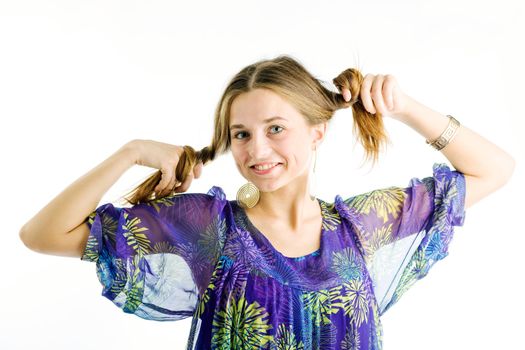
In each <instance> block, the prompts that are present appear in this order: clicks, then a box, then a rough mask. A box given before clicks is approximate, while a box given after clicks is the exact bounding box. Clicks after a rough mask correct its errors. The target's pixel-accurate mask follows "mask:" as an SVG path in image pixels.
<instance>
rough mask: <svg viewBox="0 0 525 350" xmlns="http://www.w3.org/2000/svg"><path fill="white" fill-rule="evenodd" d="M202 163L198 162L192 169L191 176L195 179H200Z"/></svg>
mask: <svg viewBox="0 0 525 350" xmlns="http://www.w3.org/2000/svg"><path fill="white" fill-rule="evenodd" d="M202 167H203V165H202V162H199V163H197V165H195V167H194V168H193V175H194V176H195V178H196V179H198V178H199V177H201V174H202Z"/></svg>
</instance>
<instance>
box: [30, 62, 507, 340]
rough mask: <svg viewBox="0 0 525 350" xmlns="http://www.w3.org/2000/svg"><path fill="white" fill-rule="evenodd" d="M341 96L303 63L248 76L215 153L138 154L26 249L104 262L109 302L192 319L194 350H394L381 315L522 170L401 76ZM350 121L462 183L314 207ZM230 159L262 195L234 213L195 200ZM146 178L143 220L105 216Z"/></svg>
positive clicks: (218, 129)
mask: <svg viewBox="0 0 525 350" xmlns="http://www.w3.org/2000/svg"><path fill="white" fill-rule="evenodd" d="M333 82H334V84H335V86H336V87H337V88H338V89H339V91H340V93H334V92H332V91H329V90H328V89H326V88H325V87H323V86H322V84H321V83H320V82H319V81H318V80H317V79H315V78H314V77H313V76H312V75H311V74H310V73H309V72H307V70H306V69H305V68H304V67H303V66H302V65H301V64H300V63H299V62H297V61H296V60H294V59H293V58H291V57H289V56H279V57H277V58H274V59H270V60H261V61H259V62H256V63H254V64H251V65H249V66H247V67H245V68H244V69H242V70H241V71H240V72H239V73H238V74H237V75H235V76H234V77H233V79H232V80H231V81H230V83H229V84H228V86H227V88H226V91H225V92H224V94H223V96H222V98H221V100H220V102H219V104H218V106H217V109H216V113H215V126H214V127H215V129H214V130H215V133H214V136H213V139H212V142H211V145H210V146H208V147H205V148H203V149H202V150H200V151H197V152H196V151H195V150H194V149H193V148H192V147H190V146H183V147H181V146H175V145H170V144H166V143H160V142H155V141H151V140H133V141H131V142H129V143H128V144H126V145H124V146H123V147H122V148H121V149H119V150H118V151H117V152H115V153H114V154H113V155H111V156H110V157H109V158H108V159H106V160H105V161H104V162H102V163H101V164H100V165H98V166H97V167H96V168H94V169H93V170H91V171H90V172H88V173H87V174H85V175H84V176H82V177H81V178H79V179H78V180H77V181H76V182H74V183H73V184H72V185H70V186H69V187H68V188H66V189H65V190H64V191H63V192H62V193H61V194H60V195H59V196H57V197H56V198H55V199H53V200H52V201H51V202H50V203H49V204H48V205H47V206H46V207H44V208H43V209H42V210H41V211H40V212H39V213H37V214H36V215H35V217H34V218H32V219H31V220H30V221H29V222H28V223H27V224H26V225H25V226H24V227H23V228H22V230H21V233H20V235H21V238H22V240H23V242H24V243H25V244H26V245H27V246H28V247H29V248H30V249H33V250H35V251H39V252H42V253H46V254H55V255H64V256H74V257H81V259H82V260H86V261H92V262H96V268H97V276H98V278H99V280H100V282H101V283H102V285H103V292H102V294H103V295H104V296H105V297H107V298H108V299H110V300H111V301H112V302H113V303H115V305H117V306H118V307H119V308H121V309H122V310H123V311H124V312H127V313H133V314H135V315H137V316H140V317H142V318H145V319H149V320H157V321H168V320H180V319H182V318H185V317H190V316H191V317H193V322H192V327H191V333H190V336H189V340H188V343H187V348H188V349H292V348H293V349H380V348H381V346H382V344H381V343H382V326H381V322H380V316H381V315H382V314H383V313H384V312H385V311H386V310H388V309H389V308H390V307H391V306H392V305H393V304H394V303H395V302H396V301H397V300H399V298H400V297H401V295H403V293H404V292H405V291H406V290H408V289H409V288H410V286H412V285H413V283H415V282H416V281H417V280H418V279H421V278H423V277H424V276H425V275H426V274H427V273H428V271H429V269H430V268H431V267H432V266H433V264H434V263H435V262H436V261H438V260H441V259H442V258H444V257H445V256H447V254H448V252H447V249H448V245H449V242H450V240H451V239H452V236H453V227H454V226H460V225H463V222H464V218H465V209H466V208H468V207H470V206H471V205H473V204H474V203H476V202H478V201H479V200H480V199H482V198H483V197H485V196H487V195H488V194H490V193H491V192H494V191H495V190H497V189H498V188H500V187H501V186H503V185H504V184H505V183H506V182H507V180H508V179H509V178H510V176H511V174H512V173H513V169H514V160H513V158H512V157H511V156H510V155H509V154H507V153H506V152H504V151H503V150H501V149H500V148H498V147H497V146H496V145H494V144H492V143H490V142H489V141H487V140H486V139H484V138H483V137H481V136H479V135H478V134H476V133H475V132H473V131H472V130H470V129H468V128H467V127H465V126H464V125H461V124H460V123H459V122H458V121H457V120H456V119H455V118H454V117H452V116H445V115H441V114H439V113H437V112H435V111H433V110H431V109H429V108H427V107H425V106H423V105H422V104H420V103H418V102H417V101H415V100H414V99H412V98H410V97H409V96H407V95H406V94H404V93H403V92H402V91H401V89H400V87H399V86H398V84H397V81H396V79H395V78H394V77H393V76H391V75H385V76H384V75H372V74H368V75H366V76H364V77H363V76H362V74H361V73H360V72H359V71H358V70H356V69H348V70H345V71H344V72H342V73H341V74H340V75H339V76H338V77H336V78H335V79H334V80H333ZM348 107H351V108H352V112H353V117H354V131H355V133H356V134H357V137H358V139H359V140H360V141H361V144H362V145H363V147H364V149H365V151H366V155H367V157H368V158H370V157H372V158H373V160H374V161H376V160H377V156H378V154H379V150H380V146H381V145H382V144H383V143H384V142H385V141H386V140H387V138H386V134H385V132H384V129H383V121H382V118H383V115H385V116H389V117H392V118H395V119H397V120H399V121H401V122H403V123H405V124H406V125H408V126H410V127H412V128H413V129H414V130H416V131H417V132H419V133H420V134H421V135H422V136H423V137H424V138H425V139H427V143H429V144H431V145H432V146H433V147H434V148H436V149H437V150H439V151H441V152H443V154H444V155H445V156H446V157H447V159H448V160H449V161H450V163H452V165H453V167H454V168H455V170H451V169H450V168H449V167H448V166H447V165H446V164H437V163H435V164H434V165H433V174H432V176H429V177H426V178H423V179H418V178H413V179H412V180H411V181H410V183H409V185H408V186H407V187H388V188H383V189H377V190H374V191H370V192H367V193H363V194H359V195H355V196H353V197H350V198H345V199H343V198H341V197H340V196H339V195H337V196H336V197H335V201H334V202H332V203H331V202H326V201H323V200H321V199H319V198H316V197H314V196H312V195H311V194H310V191H309V186H310V180H311V175H310V169H311V165H312V163H313V164H314V169H315V154H316V153H315V152H316V149H317V148H318V147H319V145H320V144H321V142H322V141H323V138H324V135H325V131H326V126H327V123H328V121H329V120H330V119H331V117H332V116H333V114H334V112H335V111H336V110H338V109H340V108H348ZM423 145H424V144H422V147H423ZM228 150H231V153H232V155H233V157H234V159H235V163H236V166H237V169H238V170H239V172H240V173H241V175H242V176H243V177H244V178H246V180H248V182H247V184H246V185H244V186H242V187H241V188H240V189H239V192H238V195H237V198H236V199H235V200H228V199H227V198H226V196H225V194H224V192H223V190H222V189H221V188H220V187H218V186H213V187H212V188H211V189H210V190H209V191H208V193H206V194H204V193H183V192H186V191H187V190H188V188H189V186H190V183H191V181H192V180H193V179H194V178H198V177H199V176H200V175H201V172H202V167H203V165H205V164H206V163H208V162H209V161H211V160H213V159H215V158H216V157H217V156H218V155H220V154H222V153H225V152H227V151H228ZM135 164H139V165H143V166H148V167H152V168H155V169H158V170H159V171H158V172H156V173H155V174H154V175H152V176H151V177H150V178H149V179H147V180H146V181H145V182H144V183H143V184H141V185H140V186H139V187H138V188H137V189H135V190H134V191H132V192H133V194H132V196H131V197H130V198H126V199H127V200H128V201H129V203H130V204H132V206H131V207H126V208H121V207H115V206H114V205H113V204H111V203H106V204H104V205H101V206H99V207H98V208H97V205H98V203H99V201H100V199H101V197H102V196H103V194H104V193H105V192H106V191H107V190H108V189H109V188H110V187H111V186H112V185H113V184H114V183H115V182H116V181H117V179H118V178H119V177H120V176H121V175H122V174H123V173H124V172H125V171H126V170H127V169H129V168H130V167H131V166H133V165H135Z"/></svg>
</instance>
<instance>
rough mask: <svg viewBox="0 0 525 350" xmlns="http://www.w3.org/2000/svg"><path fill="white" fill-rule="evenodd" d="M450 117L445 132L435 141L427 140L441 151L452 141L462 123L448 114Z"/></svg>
mask: <svg viewBox="0 0 525 350" xmlns="http://www.w3.org/2000/svg"><path fill="white" fill-rule="evenodd" d="M447 117H448V118H449V121H448V125H447V128H446V129H445V131H443V133H442V134H441V135H440V136H439V137H438V138H437V139H435V140H434V141H429V140H426V143H427V144H429V145H430V146H432V147H434V148H435V149H437V150H438V151H441V150H442V149H443V148H444V147H445V146H446V145H448V144H449V143H450V141H451V140H452V139H453V138H454V136H456V133H457V132H458V128H459V126H460V125H461V124H460V123H459V121H458V120H457V119H456V118H454V117H453V116H451V115H447Z"/></svg>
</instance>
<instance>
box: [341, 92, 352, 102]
mask: <svg viewBox="0 0 525 350" xmlns="http://www.w3.org/2000/svg"><path fill="white" fill-rule="evenodd" d="M343 98H344V99H345V101H346V102H348V101H350V99H351V98H352V93H351V92H350V90H348V89H343Z"/></svg>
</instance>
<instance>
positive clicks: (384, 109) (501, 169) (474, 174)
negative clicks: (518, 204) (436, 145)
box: [343, 74, 515, 208]
mask: <svg viewBox="0 0 525 350" xmlns="http://www.w3.org/2000/svg"><path fill="white" fill-rule="evenodd" d="M343 95H344V96H345V99H346V100H347V101H348V100H349V97H350V91H349V90H348V89H343ZM359 95H360V97H361V100H362V102H363V105H364V107H365V108H366V110H367V111H369V112H370V113H372V114H376V113H379V114H380V115H381V116H389V117H391V118H393V119H396V120H398V121H400V122H403V123H404V124H406V125H408V126H410V127H411V128H412V129H414V130H416V131H417V132H418V133H419V134H421V135H422V136H423V137H425V138H426V139H427V140H434V139H436V138H437V137H438V136H440V135H441V133H442V132H443V130H445V128H446V127H447V125H448V122H449V118H448V117H447V116H445V115H443V114H441V113H438V112H436V111H434V110H432V109H430V108H428V107H426V106H424V105H423V104H421V103H419V102H417V101H416V100H414V99H413V98H411V97H410V96H408V95H406V94H405V93H404V92H403V91H401V89H400V87H399V85H398V83H397V80H396V79H395V77H394V76H393V75H390V74H387V75H381V74H378V75H374V74H367V75H366V76H365V77H364V80H363V83H362V86H361V89H360V92H359ZM459 119H461V118H459ZM441 152H442V153H443V155H444V156H445V157H446V158H447V159H448V160H449V161H450V163H451V164H452V166H453V167H454V168H455V169H456V170H457V171H459V172H461V173H463V174H464V175H465V184H466V185H465V187H466V196H465V208H468V207H470V206H472V205H473V204H474V203H476V202H478V201H479V200H480V199H482V198H484V197H486V196H487V195H489V194H490V193H492V192H494V191H496V190H497V189H499V188H500V187H502V186H503V185H505V184H506V183H507V181H508V180H509V179H510V177H511V176H512V173H513V172H514V167H515V160H514V158H513V157H512V156H511V155H510V154H508V153H507V152H505V151H504V150H502V149H501V148H500V147H498V146H496V145H495V144H493V143H492V142H490V141H489V140H487V139H485V138H484V137H482V136H480V135H478V134H477V133H475V132H474V131H472V130H471V129H469V128H467V127H466V126H464V125H461V126H460V127H459V128H458V130H457V133H456V135H455V136H454V138H453V139H452V140H451V141H450V143H449V144H447V145H446V146H445V147H444V148H442V149H441Z"/></svg>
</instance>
